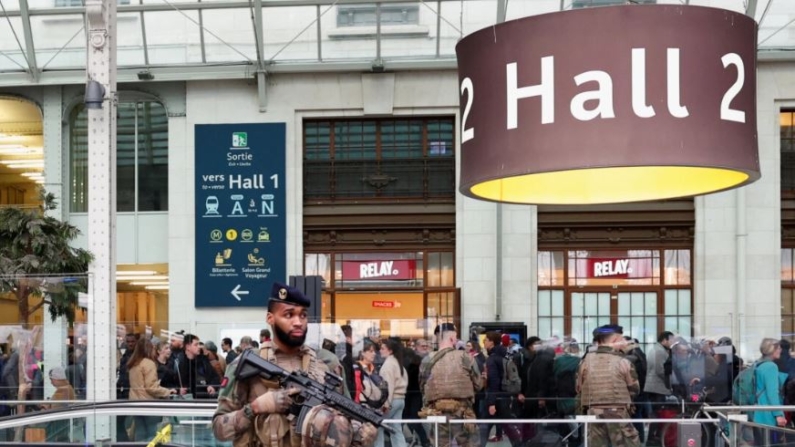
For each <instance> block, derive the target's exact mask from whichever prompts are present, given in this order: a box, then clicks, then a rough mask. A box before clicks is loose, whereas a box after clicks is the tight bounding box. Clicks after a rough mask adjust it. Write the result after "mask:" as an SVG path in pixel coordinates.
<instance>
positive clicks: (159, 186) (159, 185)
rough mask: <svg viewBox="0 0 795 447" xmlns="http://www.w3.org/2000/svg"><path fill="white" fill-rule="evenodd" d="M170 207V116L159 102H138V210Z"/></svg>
mask: <svg viewBox="0 0 795 447" xmlns="http://www.w3.org/2000/svg"><path fill="white" fill-rule="evenodd" d="M166 210H168V116H167V115H166V108H165V107H163V105H162V104H159V103H156V102H143V103H140V104H139V106H138V211H166Z"/></svg>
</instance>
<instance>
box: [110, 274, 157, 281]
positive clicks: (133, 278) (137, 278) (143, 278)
mask: <svg viewBox="0 0 795 447" xmlns="http://www.w3.org/2000/svg"><path fill="white" fill-rule="evenodd" d="M167 279H168V276H162V275H154V276H117V277H116V281H146V280H152V281H156V280H159V281H165V280H167Z"/></svg>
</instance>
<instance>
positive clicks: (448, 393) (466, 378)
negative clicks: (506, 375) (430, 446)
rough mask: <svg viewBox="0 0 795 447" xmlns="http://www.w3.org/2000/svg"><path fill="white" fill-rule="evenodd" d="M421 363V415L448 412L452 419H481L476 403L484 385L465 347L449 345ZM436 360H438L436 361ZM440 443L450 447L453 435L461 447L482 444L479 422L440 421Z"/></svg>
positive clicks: (442, 414)
mask: <svg viewBox="0 0 795 447" xmlns="http://www.w3.org/2000/svg"><path fill="white" fill-rule="evenodd" d="M429 357H432V358H431V359H430V360H428V361H423V362H422V364H421V365H420V389H421V390H422V401H423V408H422V411H420V416H421V417H428V416H446V417H447V418H449V419H477V418H476V416H475V412H474V411H472V405H473V404H474V401H475V392H476V391H478V390H480V388H481V379H480V374H479V373H478V371H477V366H475V363H474V362H473V361H472V358H471V357H469V355H468V354H466V353H465V352H464V351H458V350H455V349H453V348H445V349H442V350H441V351H439V352H437V353H436V354H434V355H433V356H429ZM434 362H435V363H434ZM438 427H439V445H438V446H437V447H449V446H450V444H451V441H452V439H453V438H455V441H456V443H457V444H458V446H459V447H479V446H480V441H479V436H478V428H477V426H476V425H475V424H464V425H462V424H455V425H451V424H440V425H439V426H438Z"/></svg>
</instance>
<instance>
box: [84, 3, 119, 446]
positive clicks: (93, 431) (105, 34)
mask: <svg viewBox="0 0 795 447" xmlns="http://www.w3.org/2000/svg"><path fill="white" fill-rule="evenodd" d="M86 19H87V23H88V44H87V46H86V48H87V54H88V61H87V64H86V67H87V68H86V71H87V72H86V75H87V80H88V82H89V83H90V82H92V81H96V82H98V83H99V84H100V85H102V87H103V88H104V100H103V102H102V103H101V104H100V106H99V107H98V108H90V109H89V110H88V174H89V182H90V183H89V192H88V249H89V250H90V251H91V253H93V255H94V262H93V263H92V264H91V267H90V268H89V272H90V274H91V281H90V284H91V286H90V287H89V294H90V295H91V298H90V299H89V308H90V313H89V319H90V324H89V325H88V328H89V329H88V339H89V346H88V352H89V357H88V390H87V391H88V399H89V400H96V401H107V400H112V399H115V397H116V395H115V377H116V278H115V271H116V106H117V96H116V2H115V1H114V0H87V1H86ZM112 425H113V424H112V423H111V419H110V418H96V419H95V424H94V425H93V426H90V429H89V430H90V434H89V439H92V440H94V439H103V438H110V437H111V436H112V432H113V430H112Z"/></svg>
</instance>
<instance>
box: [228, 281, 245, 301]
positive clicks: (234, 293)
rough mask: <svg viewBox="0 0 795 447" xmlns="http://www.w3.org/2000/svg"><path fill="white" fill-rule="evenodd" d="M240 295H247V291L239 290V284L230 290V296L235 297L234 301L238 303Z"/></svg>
mask: <svg viewBox="0 0 795 447" xmlns="http://www.w3.org/2000/svg"><path fill="white" fill-rule="evenodd" d="M240 295H248V290H240V284H238V285H236V286H235V288H234V289H232V296H233V297H235V299H236V300H238V301H240Z"/></svg>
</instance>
